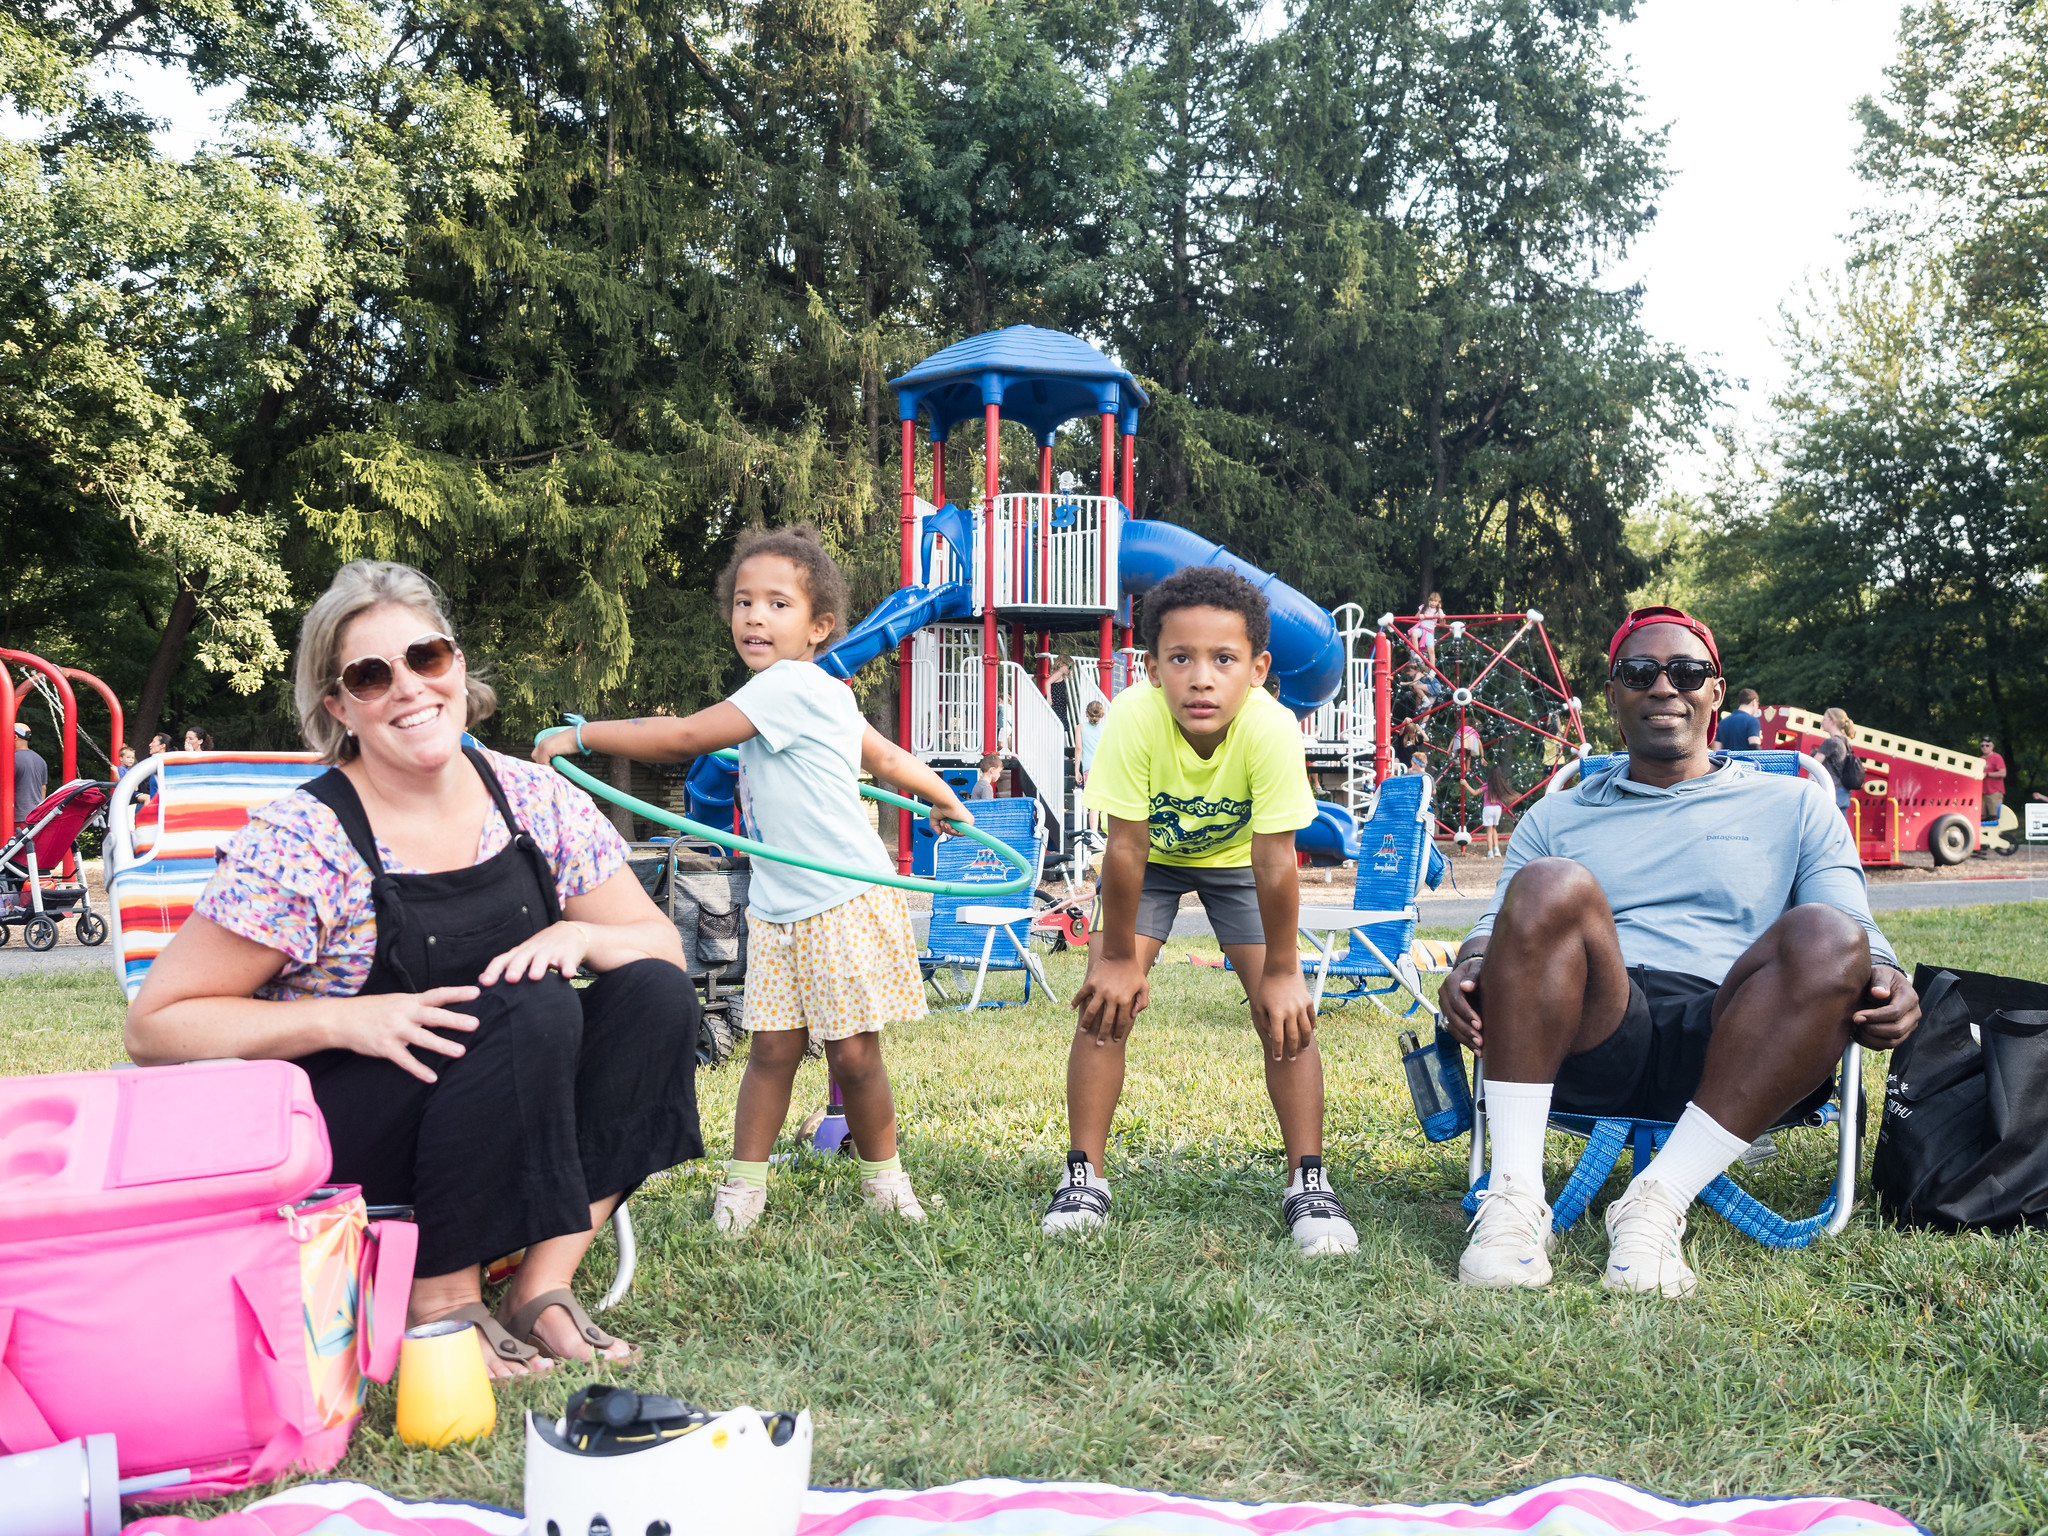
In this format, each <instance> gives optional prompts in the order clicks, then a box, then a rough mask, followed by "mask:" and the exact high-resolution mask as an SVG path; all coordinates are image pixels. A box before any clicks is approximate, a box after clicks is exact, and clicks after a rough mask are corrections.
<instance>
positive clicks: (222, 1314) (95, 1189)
mask: <svg viewBox="0 0 2048 1536" xmlns="http://www.w3.org/2000/svg"><path fill="white" fill-rule="evenodd" d="M331 1161H332V1157H331V1153H330V1152H329V1149H328V1142H327V1128H326V1125H325V1123H324V1122H323V1121H322V1119H321V1117H320V1111H319V1108H318V1106H316V1105H315V1103H314V1102H313V1093H312V1088H311V1085H310V1084H309V1083H308V1082H307V1080H306V1075H305V1073H304V1072H302V1071H300V1070H299V1068H298V1067H296V1066H294V1065H292V1064H291V1063H290V1062H283V1061H246V1062H245V1061H223V1062H208V1063H202V1064H197V1065H191V1066H177V1067H145V1068H140V1069H135V1070H127V1071H115V1072H72V1073H63V1074H58V1075H54V1076H49V1077H28V1078H4V1079H0V1449H5V1450H7V1451H10V1452H12V1451H24V1450H34V1449H38V1448H40V1447H41V1446H43V1445H48V1444H54V1443H56V1442H58V1441H61V1440H68V1439H71V1438H73V1437H75V1436H80V1435H93V1434H103V1433H108V1432H111V1433H113V1434H114V1435H116V1436H117V1437H118V1440H119V1446H120V1453H121V1454H120V1461H121V1473H122V1475H123V1476H124V1477H132V1476H136V1475H138V1474H144V1473H150V1472H158V1471H166V1470H171V1469H176V1468H187V1467H189V1468H191V1469H192V1472H193V1474H194V1480H193V1483H192V1485H191V1486H190V1487H188V1488H186V1489H184V1490H166V1491H165V1492H166V1494H167V1495H175V1494H176V1493H178V1492H185V1493H195V1494H196V1493H208V1492H219V1491H224V1490H229V1489H234V1488H239V1487H243V1486H246V1485H247V1484H249V1483H254V1482H263V1481H267V1480H269V1479H271V1478H273V1477H276V1476H279V1475H281V1474H282V1473H284V1472H286V1471H289V1470H292V1469H293V1468H299V1469H304V1470H324V1469H325V1468H327V1467H331V1466H332V1465H334V1463H335V1462H336V1461H338V1460H339V1459H340V1458H341V1454H342V1452H343V1450H344V1449H345V1448H346V1446H347V1443H348V1436H349V1433H350V1430H351V1429H352V1428H353V1426H354V1423H355V1420H356V1417H357V1416H358V1415H359V1413H360V1409H361V1402H362V1393H363V1388H362V1377H363V1375H364V1374H370V1375H373V1376H377V1377H378V1378H379V1379H382V1378H383V1377H385V1376H388V1375H389V1374H390V1368H391V1363H392V1361H394V1360H395V1358H396V1354H397V1346H398V1341H399V1338H400V1336H401V1335H402V1333H403V1329H404V1309H405V1302H406V1295H407V1291H408V1289H409V1287H410V1280H411V1256H412V1251H413V1248H414V1243H415V1236H416V1235H415V1233H414V1231H413V1229H412V1228H411V1227H410V1226H407V1225H406V1224H404V1223H400V1222H385V1223H382V1224H381V1225H380V1226H379V1227H377V1228H372V1227H371V1226H370V1225H369V1223H368V1222H367V1219H366V1213H365V1212H364V1209H363V1204H362V1200H361V1197H360V1194H359V1192H358V1191H357V1190H356V1189H355V1188H354V1187H353V1186H349V1187H345V1188H341V1189H323V1188H322V1187H321V1186H322V1183H323V1181H324V1180H325V1179H326V1177H327V1174H328V1171H329V1167H330V1165H331ZM372 1292H374V1293H375V1295H374V1300H372V1299H371V1293H372Z"/></svg>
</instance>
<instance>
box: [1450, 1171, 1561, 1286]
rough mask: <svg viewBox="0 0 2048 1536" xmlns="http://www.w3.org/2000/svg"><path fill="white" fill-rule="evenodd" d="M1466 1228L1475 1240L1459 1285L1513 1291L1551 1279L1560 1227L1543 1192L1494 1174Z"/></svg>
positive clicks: (1460, 1268)
mask: <svg viewBox="0 0 2048 1536" xmlns="http://www.w3.org/2000/svg"><path fill="white" fill-rule="evenodd" d="M1465 1230H1466V1231H1467V1232H1470V1233H1471V1234H1472V1241H1471V1242H1470V1243H1468V1244H1467V1245H1466V1246H1465V1253H1464V1257H1462V1258H1460V1259H1459V1260H1458V1283H1459V1284H1460V1285H1476V1286H1479V1287H1481V1288H1482V1289H1485V1290H1490V1291H1509V1290H1517V1289H1527V1290H1538V1289H1540V1288H1541V1287H1543V1286H1546V1285H1548V1284H1550V1249H1551V1247H1552V1245H1553V1244H1555V1243H1556V1242H1557V1232H1556V1230H1555V1229H1554V1228H1553V1227H1552V1226H1551V1219H1550V1207H1549V1206H1548V1205H1546V1204H1545V1203H1544V1201H1543V1196H1542V1194H1541V1192H1540V1191H1538V1192H1536V1193H1531V1192H1530V1191H1528V1190H1525V1189H1523V1188H1521V1187H1520V1186H1518V1185H1517V1184H1516V1183H1515V1180H1514V1178H1513V1176H1512V1175H1507V1174H1495V1175H1494V1176H1493V1177H1492V1178H1490V1179H1488V1180H1487V1183H1486V1188H1485V1189H1483V1190H1481V1191H1480V1192H1479V1212H1478V1214H1477V1215H1475V1216H1474V1217H1473V1218H1472V1224H1471V1225H1470V1226H1469V1227H1467V1228H1466V1229H1465Z"/></svg>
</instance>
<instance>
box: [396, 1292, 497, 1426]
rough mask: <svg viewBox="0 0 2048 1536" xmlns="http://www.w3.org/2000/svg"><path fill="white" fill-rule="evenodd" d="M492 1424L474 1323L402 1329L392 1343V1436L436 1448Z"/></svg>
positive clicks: (493, 1405)
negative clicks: (400, 1340)
mask: <svg viewBox="0 0 2048 1536" xmlns="http://www.w3.org/2000/svg"><path fill="white" fill-rule="evenodd" d="M497 1423H498V1403H497V1399H496V1398H494V1397H492V1395H491V1374H490V1372H489V1371H488V1370H486V1369H485V1368H484V1353H483V1349H482V1348H481V1346H480V1345H479V1344H478V1343H477V1336H476V1325H475V1324H474V1323H465V1322H459V1321H456V1320H455V1319H453V1318H445V1319H443V1320H442V1321H440V1322H438V1323H422V1324H420V1326H419V1327H417V1328H408V1329H406V1330H405V1341H404V1342H403V1343H402V1344H400V1345H399V1347H398V1438H399V1439H401V1440H403V1441H404V1442H405V1443H406V1444H407V1445H426V1446H432V1447H433V1448H434V1449H436V1450H438V1449H440V1448H441V1447H442V1446H444V1445H451V1444H453V1443H454V1442H455V1441H457V1440H480V1439H482V1438H483V1437H484V1436H485V1435H488V1434H489V1433H490V1432H491V1431H492V1430H493V1429H494V1428H496V1427H497Z"/></svg>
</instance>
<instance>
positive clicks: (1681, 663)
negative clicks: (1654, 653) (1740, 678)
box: [1614, 656, 1716, 693]
mask: <svg viewBox="0 0 2048 1536" xmlns="http://www.w3.org/2000/svg"><path fill="white" fill-rule="evenodd" d="M1715 671H1716V668H1715V666H1714V664H1713V663H1712V662H1711V661H1702V660H1700V659H1699V658H1698V657H1696V656H1679V657H1676V658H1674V659H1673V660H1671V661H1656V660H1653V659H1652V658H1650V657H1648V656H1624V657H1622V658H1621V660H1619V661H1617V662H1616V663H1615V664H1614V680H1615V681H1616V682H1618V683H1620V684H1621V686H1622V687H1624V688H1630V689H1633V690H1634V691H1635V692H1637V693H1641V692H1642V691H1643V690H1644V689H1645V688H1654V687H1655V686H1656V685H1657V674H1658V673H1659V672H1662V673H1664V674H1665V675H1666V676H1668V677H1669V678H1670V679H1671V686H1672V687H1674V688H1676V689H1677V690H1678V691H1679V692H1680V693H1698V692H1699V691H1700V690H1701V689H1702V688H1704V687H1706V686H1707V679H1708V678H1710V677H1712V676H1713V675H1714V673H1715Z"/></svg>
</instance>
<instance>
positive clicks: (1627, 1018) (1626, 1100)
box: [1551, 965, 1835, 1123]
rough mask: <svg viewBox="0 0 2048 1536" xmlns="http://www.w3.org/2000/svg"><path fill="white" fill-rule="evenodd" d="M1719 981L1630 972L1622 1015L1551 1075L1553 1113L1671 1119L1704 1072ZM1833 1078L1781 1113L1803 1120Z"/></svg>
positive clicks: (1826, 1094) (1643, 969)
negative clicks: (1603, 1034) (1611, 1029)
mask: <svg viewBox="0 0 2048 1536" xmlns="http://www.w3.org/2000/svg"><path fill="white" fill-rule="evenodd" d="M1720 990H1721V984H1720V983H1719V982H1718V981H1708V980H1706V979H1705V978H1703V977H1699V976H1688V975H1686V974H1685V973H1684V972H1683V971H1657V970H1652V969H1651V968H1650V967H1649V966H1646V965H1636V966H1631V967H1629V973H1628V1010H1627V1011H1626V1012H1625V1013H1623V1014H1622V1016H1621V1023H1620V1025H1619V1026H1618V1027H1617V1028H1616V1029H1615V1031H1614V1033H1613V1034H1611V1035H1609V1036H1608V1037H1607V1038H1606V1039H1605V1040H1602V1041H1601V1042H1600V1043H1599V1044H1598V1045H1596V1046H1594V1047H1593V1049H1591V1050H1590V1051H1583V1052H1581V1053H1580V1054H1579V1055H1577V1056H1567V1057H1566V1058H1565V1059H1564V1065H1563V1066H1561V1067H1559V1068H1558V1071H1557V1090H1556V1093H1555V1095H1554V1096H1553V1097H1552V1099H1551V1108H1552V1109H1553V1110H1554V1111H1555V1112H1556V1113H1558V1114H1561V1115H1594V1116H1599V1115H1612V1116H1616V1117H1628V1118H1633V1119H1637V1120H1676V1119H1677V1118H1678V1117H1679V1116H1680V1115H1682V1114H1684V1113H1685V1106H1686V1104H1687V1102H1688V1101H1689V1100H1690V1099H1691V1098H1692V1096H1693V1091H1694V1090H1695V1089H1697V1088H1698V1087H1699V1085H1700V1076H1701V1074H1702V1073H1704V1072H1705V1071H1706V1067H1707V1041H1708V1040H1709V1039H1710V1038H1711V1037H1712V1036H1713V1033H1714V997H1715V994H1717V993H1718V992H1719V991H1720ZM1834 1088H1835V1084H1834V1079H1833V1078H1832V1077H1831V1078H1829V1079H1828V1080H1827V1081H1826V1082H1824V1083H1822V1084H1821V1085H1820V1086H1819V1087H1818V1088H1816V1089H1815V1090H1814V1091H1813V1092H1812V1093H1810V1094H1808V1095H1807V1096H1806V1098H1805V1099H1804V1100H1802V1101H1801V1102H1800V1104H1799V1106H1798V1107H1797V1108H1796V1109H1794V1110H1792V1111H1791V1112H1790V1113H1789V1114H1787V1115H1785V1116H1783V1117H1782V1118H1783V1120H1784V1122H1786V1123H1792V1122H1796V1121H1798V1120H1802V1119H1804V1118H1805V1117H1806V1116H1807V1115H1809V1114H1811V1113H1812V1112H1813V1111H1814V1110H1816V1109H1818V1108H1820V1106H1821V1105H1823V1104H1825V1103H1827V1101H1828V1100H1829V1099H1830V1098H1832V1097H1833V1096H1834Z"/></svg>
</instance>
